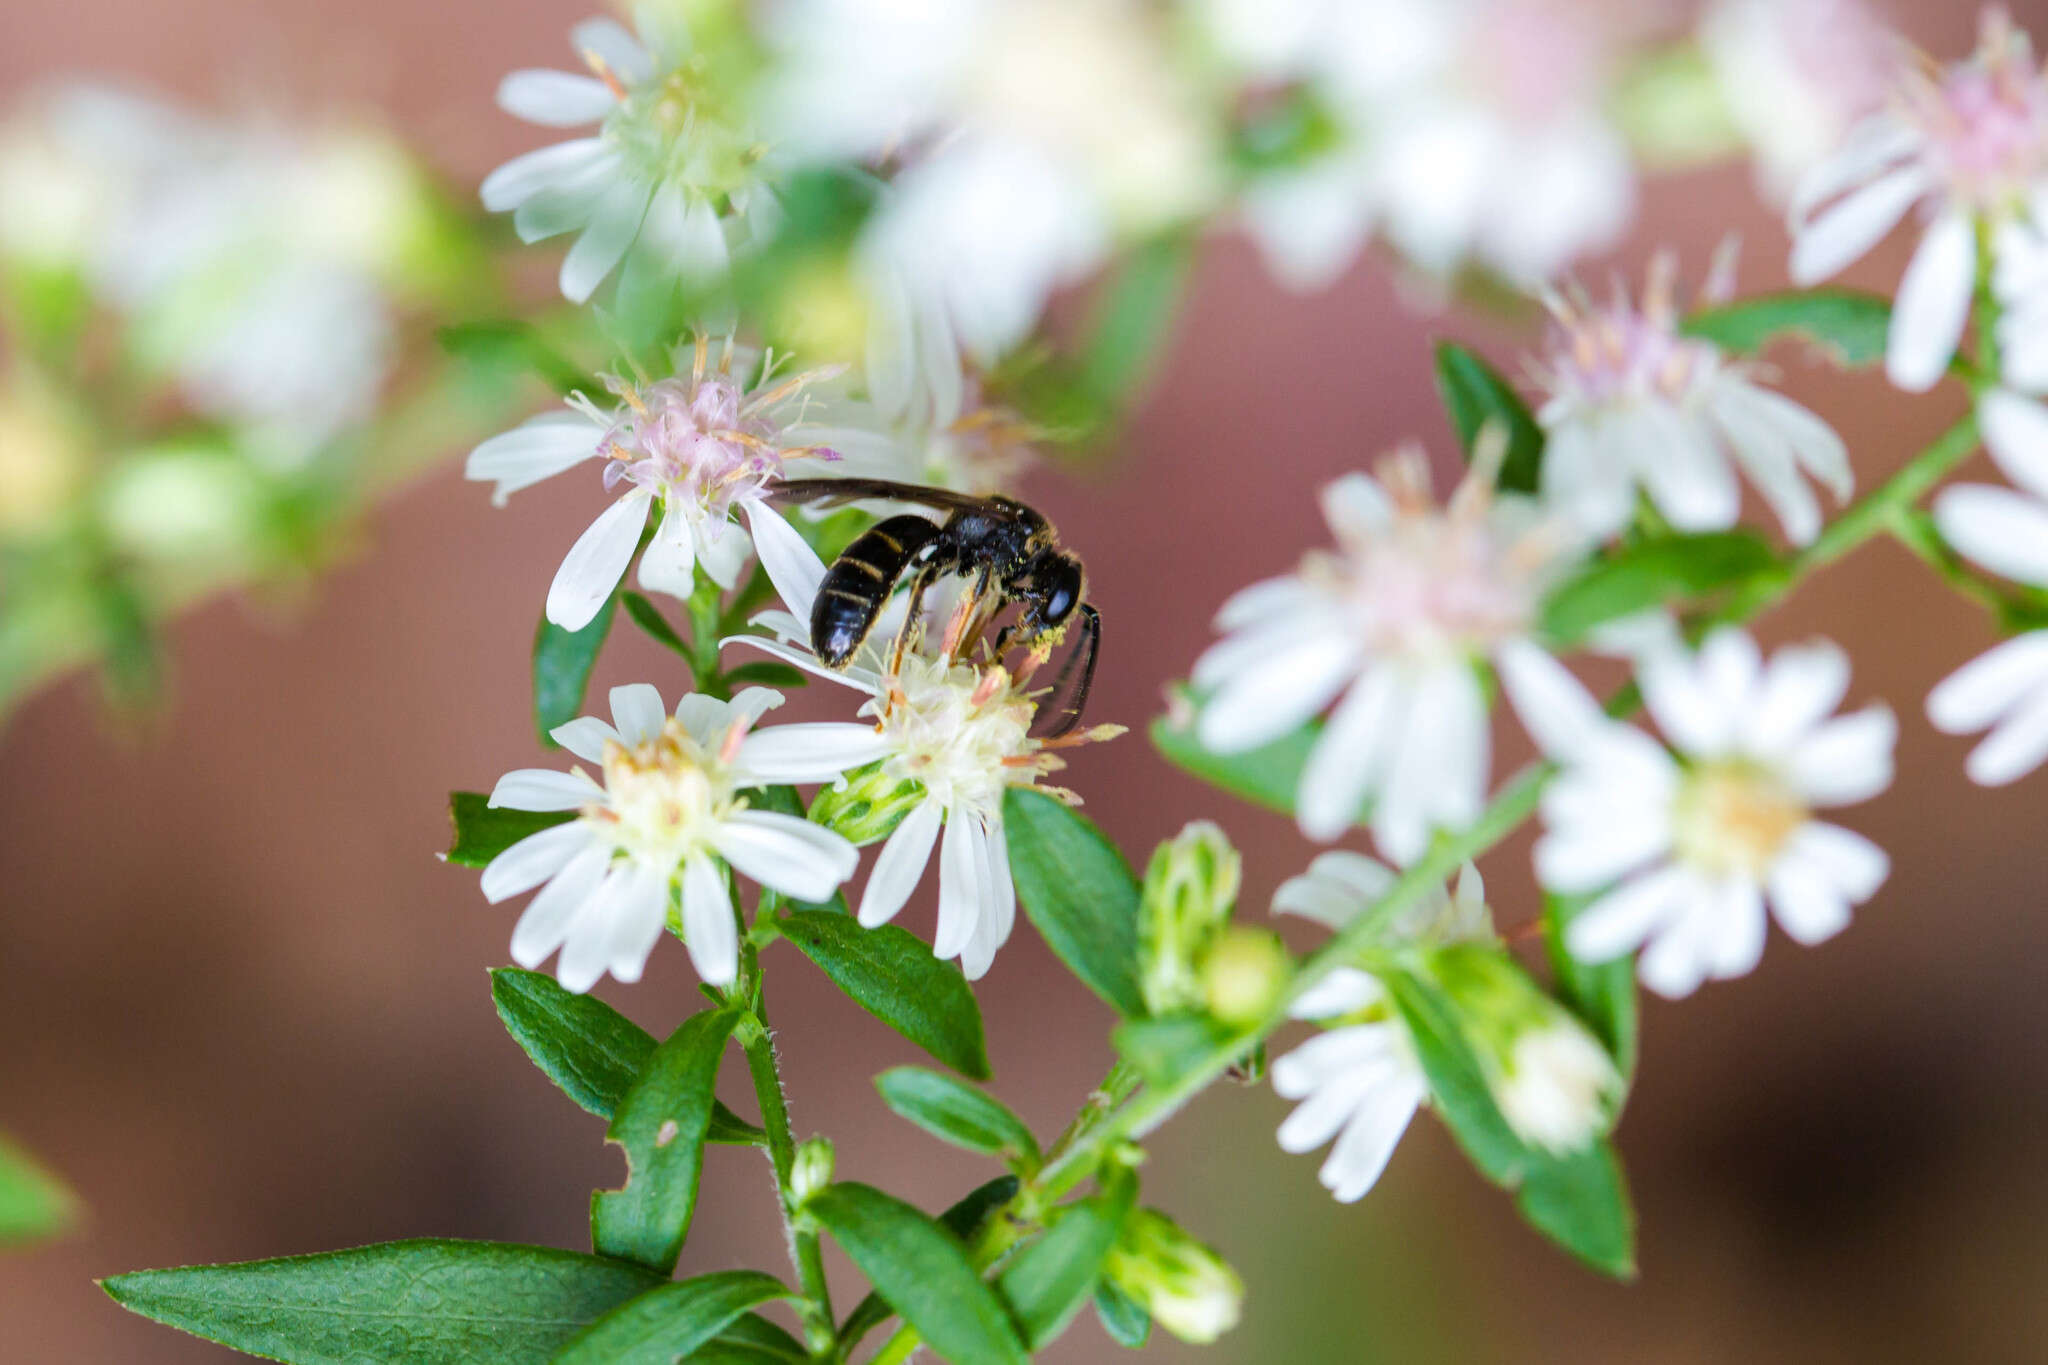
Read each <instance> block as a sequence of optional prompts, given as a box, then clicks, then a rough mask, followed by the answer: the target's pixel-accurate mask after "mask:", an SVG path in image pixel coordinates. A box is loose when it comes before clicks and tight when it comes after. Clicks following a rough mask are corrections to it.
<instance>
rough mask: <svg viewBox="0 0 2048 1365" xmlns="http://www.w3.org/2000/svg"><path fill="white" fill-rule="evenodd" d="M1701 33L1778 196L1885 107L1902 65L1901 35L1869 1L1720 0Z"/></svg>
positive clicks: (1761, 177) (1761, 170)
mask: <svg viewBox="0 0 2048 1365" xmlns="http://www.w3.org/2000/svg"><path fill="white" fill-rule="evenodd" d="M1699 35H1700V46H1701V47H1702V48H1703V49H1705V51H1706V54H1707V58H1708V60H1709V61H1711V62H1712V63H1713V67H1714V75H1715V77H1716V78H1717V83H1718V84H1719V86H1720V90H1721V95H1722V98H1723V99H1724V100H1725V101H1726V102H1727V105H1728V111H1729V113H1730V114H1732V115H1733V116H1734V119H1735V122H1736V124H1737V125H1738V126H1739V127H1740V128H1741V130H1742V135H1743V136H1744V137H1745V138H1747V139H1748V140H1749V143H1750V146H1751V148H1752V149H1753V151H1754V153H1755V156H1756V174H1757V182H1758V185H1759V187H1760V188H1761V189H1762V191H1763V193H1764V194H1765V195H1766V197H1768V198H1769V199H1770V200H1771V201H1772V202H1773V203H1779V204H1782V203H1784V202H1786V201H1787V200H1789V199H1790V198H1791V196H1792V193H1793V191H1794V189H1795V188H1796V187H1797V185H1798V183H1799V180H1800V177H1802V176H1804V175H1805V174H1806V173H1807V172H1808V171H1810V170H1812V169H1813V168H1814V167H1815V166H1817V165H1819V164H1820V163H1821V162H1822V161H1823V160H1825V159H1826V158H1827V157H1828V155H1829V154H1831V153H1832V152H1833V151H1834V150H1835V149H1836V148H1837V147H1839V146H1841V144H1842V139H1843V137H1844V136H1845V135H1846V134H1847V133H1848V131H1849V129H1850V128H1851V127H1852V126H1854V124H1855V123H1856V122H1857V121H1858V120H1860V119H1862V118H1864V117H1865V116H1867V115H1869V114H1872V113H1875V112H1876V111H1877V110H1878V109H1879V108H1881V107H1882V106H1883V103H1884V97H1885V94H1886V92H1887V91H1888V90H1889V89H1890V87H1891V83H1892V81H1893V79H1894V78H1895V76H1896V74H1897V71H1898V67H1899V47H1900V44H1899V40H1898V38H1897V36H1896V35H1894V34H1893V33H1892V32H1891V30H1890V29H1889V28H1887V27H1886V26H1885V24H1884V23H1883V22H1882V21H1881V20H1880V19H1879V18H1878V16H1877V15H1876V14H1875V13H1874V12H1873V11H1872V10H1871V7H1870V6H1869V5H1868V4H1866V3H1864V0H1717V3H1715V4H1714V5H1712V6H1711V7H1709V9H1708V10H1707V12H1706V14H1705V16H1704V17H1703V18H1702V19H1701V20H1700V29H1699Z"/></svg>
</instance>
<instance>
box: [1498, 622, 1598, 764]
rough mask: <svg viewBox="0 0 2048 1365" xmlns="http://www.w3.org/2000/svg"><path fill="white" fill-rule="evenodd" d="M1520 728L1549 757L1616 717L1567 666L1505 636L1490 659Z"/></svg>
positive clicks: (1566, 754) (1567, 751)
mask: <svg viewBox="0 0 2048 1365" xmlns="http://www.w3.org/2000/svg"><path fill="white" fill-rule="evenodd" d="M1494 662H1495V664H1496V666H1497V667H1498V669H1499V672H1500V681H1501V687H1502V689H1503V690H1504V691H1506V693H1507V695H1508V700H1509V701H1510V702H1512V703H1513V704H1514V708H1515V715H1516V716H1517V717H1519V718H1520V719H1521V722H1522V728H1523V729H1525V730H1527V731H1528V732H1529V737H1530V738H1531V739H1534V740H1535V741H1536V745H1537V747H1538V748H1540V749H1542V750H1543V752H1544V753H1546V754H1548V755H1549V756H1550V757H1552V758H1570V757H1571V756H1572V755H1573V754H1576V753H1578V752H1580V751H1581V750H1582V749H1583V748H1584V747H1585V745H1586V744H1587V743H1588V742H1590V741H1591V740H1593V739H1595V738H1597V737H1598V736H1599V735H1601V734H1603V733H1604V732H1606V731H1607V730H1608V729H1609V728H1610V727H1611V726H1612V725H1613V724H1614V722H1613V721H1612V720H1611V719H1610V718H1609V717H1608V716H1607V714H1606V712H1604V711H1602V710H1601V709H1600V703H1598V702H1596V701H1594V700H1593V694H1592V693H1590V692H1588V691H1587V690H1586V688H1585V685H1584V684H1583V683H1581V682H1580V681H1579V680H1578V679H1577V678H1575V677H1573V676H1572V674H1571V671H1570V670H1569V669H1567V668H1566V667H1565V666H1564V665H1563V664H1561V663H1559V662H1558V661H1557V660H1556V659H1554V658H1552V657H1551V656H1550V655H1549V654H1548V653H1547V652H1545V651H1544V650H1542V649H1539V648H1538V647H1537V646H1535V645H1533V644H1530V643H1529V642H1528V641H1527V640H1509V641H1507V642H1506V643H1504V644H1503V645H1502V646H1501V647H1500V652H1499V654H1498V655H1497V656H1496V657H1495V660H1494Z"/></svg>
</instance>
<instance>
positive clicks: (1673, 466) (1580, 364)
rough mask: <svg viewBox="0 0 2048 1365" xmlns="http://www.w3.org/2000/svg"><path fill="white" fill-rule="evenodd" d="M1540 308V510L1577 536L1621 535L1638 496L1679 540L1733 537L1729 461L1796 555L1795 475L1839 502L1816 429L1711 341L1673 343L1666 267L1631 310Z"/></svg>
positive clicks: (1809, 416)
mask: <svg viewBox="0 0 2048 1365" xmlns="http://www.w3.org/2000/svg"><path fill="white" fill-rule="evenodd" d="M1547 301H1548V303H1549V304H1550V308H1551V311H1552V313H1553V314H1554V315H1555V318H1556V325H1555V327H1554V329H1553V331H1552V335H1551V338H1550V343H1549V346H1548V348H1547V349H1546V351H1545V353H1544V357H1543V360H1542V362H1541V363H1540V364H1539V365H1538V366H1537V367H1536V373H1537V376H1538V382H1539V383H1541V385H1542V386H1543V390H1544V392H1545V394H1546V396H1547V400H1548V401H1546V402H1545V403H1544V405H1543V408H1542V412H1541V418H1542V422H1543V426H1544V429H1545V430H1546V431H1547V432H1548V433H1549V436H1550V440H1549V445H1548V447H1547V448H1546V450H1545V453H1544V458H1543V475H1542V478H1543V497H1544V500H1545V501H1546V502H1547V503H1548V504H1549V505H1550V506H1551V507H1553V508H1555V509H1556V510H1557V511H1558V512H1559V513H1561V514H1562V515H1564V516H1566V517H1568V518H1569V519H1570V520H1571V521H1572V522H1573V523H1574V524H1575V525H1577V526H1579V527H1580V528H1581V529H1583V530H1584V531H1585V532H1586V533H1587V534H1589V535H1591V536H1594V537H1596V538H1600V539H1605V538H1607V537H1609V536H1612V535H1615V534H1617V533H1618V532H1620V531H1621V530H1623V529H1624V528H1625V527H1627V525H1628V524H1629V523H1630V522H1631V521H1633V520H1634V519H1635V512H1636V489H1637V487H1638V486H1640V487H1642V488H1643V489H1644V490H1646V491H1647V492H1648V493H1649V495H1650V500H1651V501H1652V502H1653V503H1655V504H1656V506H1657V510H1658V511H1660V512H1662V513H1663V514H1664V516H1665V517H1666V518H1668V519H1669V520H1670V522H1671V524H1672V525H1673V526H1676V527H1677V528H1678V529H1680V530H1682V531H1706V530H1721V529H1724V528H1726V527H1730V526H1733V525H1734V524H1735V521H1736V518H1737V516H1738V515H1739V514H1740V512H1741V510H1742V491H1741V488H1740V486H1739V485H1738V484H1737V482H1736V478H1735V471H1734V469H1732V468H1730V460H1731V457H1732V459H1733V462H1734V463H1735V464H1736V465H1739V466H1741V468H1742V470H1743V472H1744V473H1746V474H1748V475H1749V477H1750V480H1751V481H1752V482H1753V483H1755V484H1756V486H1757V489H1758V491H1760V492H1761V493H1762V494H1763V496H1764V500H1765V501H1766V502H1768V503H1769V504H1770V506H1771V510H1772V511H1774V512H1776V513H1777V515H1778V520H1779V521H1780V522H1782V523H1783V524H1784V527H1785V534H1786V535H1787V536H1788V537H1790V538H1791V539H1792V541H1793V542H1794V543H1795V544H1800V545H1804V544H1807V543H1809V542H1811V541H1812V540H1813V538H1814V537H1815V536H1816V535H1818V534H1819V532H1820V522H1821V515H1820V508H1819V506H1818V504H1817V503H1816V502H1815V499H1814V496H1813V492H1812V490H1810V489H1809V488H1808V487H1807V486H1806V481H1805V478H1803V477H1802V475H1805V476H1810V477H1812V478H1814V479H1817V480H1818V481H1820V483H1821V484H1822V485H1824V486H1825V487H1826V488H1827V489H1828V491H1829V492H1830V493H1832V494H1833V495H1834V497H1835V500H1836V501H1837V502H1840V501H1843V500H1845V499H1846V498H1847V497H1848V496H1849V494H1850V492H1851V490H1852V489H1853V487H1854V484H1855V480H1854V476H1853V475H1852V474H1851V472H1850V469H1849V456H1848V451H1847V450H1846V449H1845V448H1844V447H1843V445H1842V441H1841V438H1840V437H1838V436H1837V435H1835V433H1834V431H1833V429H1832V428H1830V427H1829V426H1828V424H1827V423H1825V422H1823V421H1822V420H1821V419H1820V418H1818V417H1816V416H1814V415H1813V413H1811V412H1809V411H1807V409H1805V408H1803V407H1801V406H1800V405H1799V404H1797V403H1795V402H1793V401H1792V400H1791V399H1789V398H1786V397H1784V396H1783V395H1782V394H1778V393H1773V392H1772V391H1771V390H1769V389H1766V388H1764V387H1762V386H1761V385H1759V384H1756V383H1753V382H1752V381H1751V379H1750V378H1749V375H1748V373H1747V371H1746V370H1745V369H1744V367H1743V366H1741V365H1740V364H1734V363H1730V362H1729V361H1728V359H1727V358H1726V357H1725V356H1723V355H1722V353H1721V351H1720V349H1719V348H1718V347H1716V346H1714V345H1713V344H1712V343H1711V342H1706V341H1701V340H1698V339H1695V338H1692V337H1686V336H1682V335H1680V333H1679V330H1678V326H1679V322H1680V318H1679V314H1678V308H1677V306H1676V304H1675V302H1674V300H1673V264H1672V258H1671V257H1669V256H1668V255H1660V256H1659V257H1658V258H1657V260H1656V262H1655V263H1654V264H1653V265H1652V267H1651V272H1650V282H1649V288H1648V289H1647V290H1646V291H1645V293H1644V297H1643V301H1642V303H1641V305H1640V306H1638V305H1637V304H1635V303H1633V302H1632V301H1630V299H1629V298H1628V296H1627V295H1626V294H1625V293H1622V292H1621V291H1620V289H1619V288H1618V287H1617V289H1616V293H1615V297H1614V300H1613V302H1612V303H1610V304H1609V305H1608V306H1607V307H1605V308H1600V307H1597V306H1595V305H1594V304H1592V303H1591V302H1589V301H1587V300H1585V299H1584V298H1579V299H1577V300H1575V301H1573V300H1566V299H1564V298H1561V297H1559V296H1557V295H1554V294H1553V295H1550V296H1548V299H1547Z"/></svg>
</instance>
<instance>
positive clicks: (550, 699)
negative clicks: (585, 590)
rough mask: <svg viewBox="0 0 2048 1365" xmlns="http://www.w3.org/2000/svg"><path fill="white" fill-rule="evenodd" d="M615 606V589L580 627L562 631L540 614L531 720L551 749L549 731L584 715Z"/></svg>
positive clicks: (534, 644)
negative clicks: (586, 696)
mask: <svg viewBox="0 0 2048 1365" xmlns="http://www.w3.org/2000/svg"><path fill="white" fill-rule="evenodd" d="M618 605H619V594H618V592H617V590H616V589H614V590H613V592H612V595H611V596H610V597H607V598H605V599H604V605H603V606H601V607H599V608H598V609H597V615H595V616H593V617H591V618H590V624H589V625H587V626H585V627H584V628H583V629H581V630H563V629H562V628H561V627H560V626H558V625H556V624H555V623H554V622H552V621H550V620H548V619H547V618H546V617H542V618H541V623H540V626H539V628H538V629H536V630H535V631H534V634H533V723H534V725H535V726H536V727H538V729H539V730H540V738H541V743H543V744H546V745H548V746H549V747H550V748H553V747H558V746H556V745H555V741H554V739H553V738H552V737H550V735H549V734H548V732H549V731H550V730H553V729H554V728H555V727H556V726H559V725H567V724H568V723H569V722H570V721H572V720H574V719H576V717H578V716H580V715H582V714H583V693H584V691H585V690H586V689H587V688H588V687H589V686H590V671H591V670H592V669H593V668H595V667H596V666H597V654H598V651H599V650H601V649H603V648H604V637H605V636H606V635H608V634H610V633H611V628H612V613H613V612H614V611H615V610H616V609H617V608H618Z"/></svg>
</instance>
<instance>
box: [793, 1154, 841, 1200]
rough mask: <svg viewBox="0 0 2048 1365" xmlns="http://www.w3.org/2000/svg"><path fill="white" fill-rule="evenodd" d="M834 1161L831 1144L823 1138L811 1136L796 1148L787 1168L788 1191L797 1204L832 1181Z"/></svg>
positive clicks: (835, 1158) (834, 1156)
mask: <svg viewBox="0 0 2048 1365" xmlns="http://www.w3.org/2000/svg"><path fill="white" fill-rule="evenodd" d="M836 1161H837V1155H836V1154H835V1153H834V1152H833V1150H832V1144H831V1142H830V1141H829V1140H827V1139H825V1138H821V1137H814V1138H811V1139H810V1140H809V1141H807V1142H805V1143H804V1144H803V1145H802V1146H800V1147H798V1148H797V1149H796V1160H795V1161H794V1162H792V1163H791V1165H790V1168H789V1193H790V1197H791V1198H793V1199H794V1200H795V1201H796V1202H797V1204H798V1206H802V1205H803V1204H805V1203H808V1202H809V1201H810V1198H811V1196H812V1195H814V1194H816V1193H817V1192H818V1191H819V1190H822V1189H824V1188H825V1187H826V1186H827V1185H829V1184H831V1183H832V1171H833V1168H834V1165H835V1163H836Z"/></svg>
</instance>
